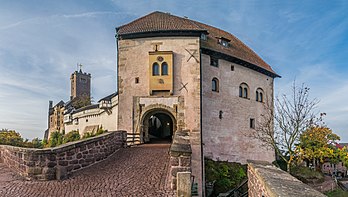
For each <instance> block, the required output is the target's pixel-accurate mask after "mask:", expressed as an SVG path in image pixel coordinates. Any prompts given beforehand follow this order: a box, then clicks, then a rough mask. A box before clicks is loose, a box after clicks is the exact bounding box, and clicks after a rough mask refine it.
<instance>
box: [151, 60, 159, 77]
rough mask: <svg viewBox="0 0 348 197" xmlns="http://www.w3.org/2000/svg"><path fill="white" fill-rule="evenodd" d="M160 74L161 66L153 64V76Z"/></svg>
mask: <svg viewBox="0 0 348 197" xmlns="http://www.w3.org/2000/svg"><path fill="white" fill-rule="evenodd" d="M159 74H160V71H159V65H158V63H157V62H155V63H153V64H152V76H158V75H159Z"/></svg>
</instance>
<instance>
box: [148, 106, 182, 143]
mask: <svg viewBox="0 0 348 197" xmlns="http://www.w3.org/2000/svg"><path fill="white" fill-rule="evenodd" d="M142 122H143V124H142V131H143V142H158V141H167V142H171V140H172V137H173V133H174V131H175V129H176V120H175V118H174V117H173V115H172V114H171V113H170V112H168V111H167V110H164V109H155V110H151V111H150V112H148V113H146V114H145V115H144V118H143V121H142Z"/></svg>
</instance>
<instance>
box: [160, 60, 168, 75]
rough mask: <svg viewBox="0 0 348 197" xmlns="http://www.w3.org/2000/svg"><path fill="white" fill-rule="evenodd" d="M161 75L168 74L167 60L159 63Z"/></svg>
mask: <svg viewBox="0 0 348 197" xmlns="http://www.w3.org/2000/svg"><path fill="white" fill-rule="evenodd" d="M161 72H162V73H161V75H168V64H167V62H163V63H162V65H161Z"/></svg>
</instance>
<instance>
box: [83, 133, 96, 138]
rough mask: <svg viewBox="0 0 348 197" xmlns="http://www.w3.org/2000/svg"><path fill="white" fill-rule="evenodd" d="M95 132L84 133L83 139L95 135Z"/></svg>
mask: <svg viewBox="0 0 348 197" xmlns="http://www.w3.org/2000/svg"><path fill="white" fill-rule="evenodd" d="M94 136H95V134H93V133H90V132H86V133H84V134H83V135H82V139H86V138H90V137H94Z"/></svg>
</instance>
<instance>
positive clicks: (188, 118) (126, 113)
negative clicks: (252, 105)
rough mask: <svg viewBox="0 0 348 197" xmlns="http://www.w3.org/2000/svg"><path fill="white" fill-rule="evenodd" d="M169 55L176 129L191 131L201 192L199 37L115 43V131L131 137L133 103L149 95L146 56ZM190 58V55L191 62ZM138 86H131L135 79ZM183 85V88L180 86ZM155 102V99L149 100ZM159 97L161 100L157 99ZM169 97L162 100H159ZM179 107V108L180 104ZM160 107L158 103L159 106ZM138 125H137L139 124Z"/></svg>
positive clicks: (133, 112) (193, 168)
mask: <svg viewBox="0 0 348 197" xmlns="http://www.w3.org/2000/svg"><path fill="white" fill-rule="evenodd" d="M155 45H157V49H158V50H159V51H173V69H174V70H173V72H174V79H173V95H172V96H173V97H179V105H178V106H177V107H178V108H177V109H178V113H177V115H178V117H180V119H179V118H178V117H177V126H178V127H181V128H183V129H188V130H190V131H191V134H190V137H191V142H192V166H193V167H192V174H193V175H194V176H196V178H197V181H198V183H199V189H198V190H199V191H202V189H201V186H202V184H201V183H202V179H201V172H202V167H201V166H202V165H201V141H200V139H201V137H200V136H201V135H200V123H201V122H200V121H201V120H200V61H201V60H200V55H199V51H200V44H199V37H152V38H138V39H125V40H118V94H119V114H120V115H119V117H118V129H122V130H126V131H127V132H128V133H133V131H134V130H135V128H136V127H137V125H138V124H137V123H134V122H133V121H135V120H137V119H138V118H137V113H139V112H138V111H137V108H138V106H134V103H137V102H136V100H137V99H139V98H141V97H144V98H146V97H148V96H151V95H149V76H150V74H151V73H149V70H150V69H149V66H150V65H149V52H150V51H154V50H155ZM191 54H193V55H194V57H195V58H196V59H195V58H193V57H191ZM137 77H138V78H139V83H135V78H137ZM185 84H186V88H183V85H185ZM152 97H154V98H156V96H152ZM158 97H161V96H157V98H158ZM166 97H167V98H170V97H171V96H163V98H166ZM181 103H182V104H181ZM159 104H161V103H159ZM139 124H141V123H139Z"/></svg>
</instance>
